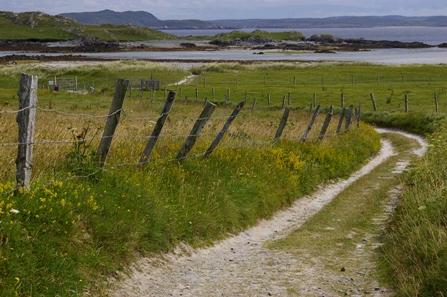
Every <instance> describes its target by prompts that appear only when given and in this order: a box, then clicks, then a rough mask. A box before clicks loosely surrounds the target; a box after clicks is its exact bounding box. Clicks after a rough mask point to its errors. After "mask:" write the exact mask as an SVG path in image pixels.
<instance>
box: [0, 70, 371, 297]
mask: <svg viewBox="0 0 447 297" xmlns="http://www.w3.org/2000/svg"><path fill="white" fill-rule="evenodd" d="M23 71H25V72H30V73H35V74H38V75H39V76H41V77H42V78H47V79H50V78H51V77H52V76H54V75H58V76H60V77H62V76H70V77H71V76H78V77H79V79H80V82H82V81H83V80H93V81H94V82H95V88H96V92H94V93H90V94H85V95H83V94H70V93H66V92H60V93H58V94H55V93H52V92H51V91H49V90H48V89H47V88H45V87H44V88H41V89H40V90H39V107H40V109H39V110H38V116H37V130H36V143H35V158H34V160H35V161H34V164H33V170H34V179H33V186H32V189H31V190H30V191H21V192H19V193H17V194H16V195H14V191H13V189H14V184H13V180H14V170H15V169H14V168H15V165H14V159H15V152H16V145H15V144H12V145H8V144H9V143H11V142H15V141H16V137H17V127H16V123H15V114H14V113H0V135H1V136H0V143H2V146H0V150H1V154H0V164H1V168H2V169H1V171H0V176H1V180H2V181H1V182H0V217H1V222H2V223H1V224H0V288H1V290H0V295H1V296H17V295H18V296H30V295H33V296H79V295H81V294H82V292H83V291H84V290H85V289H88V290H90V292H93V293H92V294H93V295H98V294H101V288H102V285H103V281H104V280H105V279H106V278H107V277H108V276H110V275H111V274H113V273H114V272H116V271H117V270H121V269H123V268H125V267H126V266H127V265H128V264H129V263H130V262H131V261H132V260H134V259H135V258H136V257H137V256H138V255H141V254H143V255H147V254H151V253H160V252H165V251H169V250H171V249H172V248H174V247H175V246H176V245H178V244H179V243H182V242H185V243H188V244H191V245H193V246H203V245H206V244H209V243H211V242H212V241H213V240H216V239H219V238H223V237H225V236H227V234H229V233H235V232H239V231H240V230H243V229H245V228H247V227H248V226H251V225H253V224H255V223H256V222H257V221H258V220H259V219H260V218H268V217H270V216H271V215H272V214H273V213H274V212H275V211H276V210H278V209H281V208H284V207H287V206H288V205H290V204H291V203H292V202H293V201H294V199H296V198H298V197H300V196H302V195H304V194H306V193H309V192H310V191H312V190H314V189H315V188H316V187H317V186H318V185H319V184H321V183H324V182H326V181H328V180H331V179H333V178H337V177H344V176H347V175H349V174H350V173H351V172H352V171H353V170H355V169H357V168H358V167H359V166H361V164H362V163H363V162H364V161H365V160H366V159H367V158H369V157H370V156H371V155H373V154H374V153H375V152H377V150H378V148H379V137H378V135H377V134H376V133H375V132H374V131H373V130H372V129H371V127H369V126H366V125H361V126H360V128H353V129H352V131H351V132H349V133H343V134H341V135H338V136H337V135H335V122H336V121H335V120H334V121H333V123H332V125H331V127H330V131H329V134H328V137H327V138H326V139H325V140H324V141H323V142H318V141H316V136H317V133H318V130H317V129H314V130H313V132H312V134H311V136H310V139H309V142H308V143H306V144H299V143H297V139H298V138H299V136H300V135H301V134H302V133H303V131H304V128H305V124H306V123H307V121H308V119H309V115H308V113H307V112H301V111H292V113H291V116H290V119H289V124H288V126H287V128H286V130H285V134H284V139H283V140H282V141H281V142H279V143H277V144H273V143H272V138H273V136H274V133H275V131H276V128H277V125H278V123H279V120H280V118H281V115H282V111H281V110H279V109H277V108H272V109H266V108H259V109H255V110H254V111H251V110H250V108H249V107H247V108H245V109H244V110H243V112H242V113H241V115H240V116H239V117H238V118H237V119H236V122H235V123H234V125H233V126H232V128H231V130H230V132H229V134H228V135H227V137H226V138H225V140H224V142H223V143H222V144H221V145H220V146H219V147H218V149H217V151H216V152H215V154H213V155H212V156H211V157H210V158H209V159H203V158H202V157H201V153H203V152H204V150H205V149H206V148H207V147H208V145H209V143H210V142H211V140H212V139H213V136H215V135H216V133H217V131H218V130H219V129H220V128H221V126H222V125H223V123H224V121H225V119H226V117H227V116H228V115H229V114H230V112H231V110H232V108H231V106H224V105H222V106H219V107H218V108H217V110H216V112H215V113H214V115H213V117H212V119H211V120H210V122H209V123H208V124H207V126H206V127H205V130H204V131H203V133H202V134H201V137H200V139H199V141H198V143H197V145H196V147H195V148H194V150H193V152H192V153H191V158H189V159H188V160H186V161H185V162H182V163H178V162H175V161H173V157H175V154H176V152H177V151H178V149H179V148H180V146H181V144H182V142H183V141H184V139H185V138H186V135H188V133H189V131H190V129H191V127H192V126H193V124H194V120H195V118H196V117H197V116H198V115H199V113H200V110H201V109H202V104H201V103H200V102H197V103H196V102H191V101H190V102H184V101H183V100H178V102H176V104H175V105H174V109H173V111H172V113H171V114H170V116H169V120H168V122H167V124H166V127H165V130H164V131H163V134H162V136H161V137H160V140H159V143H158V144H157V147H156V150H155V152H154V154H153V160H152V162H151V163H150V164H149V165H148V166H147V167H145V168H144V169H141V168H140V169H138V167H137V166H136V162H137V161H138V158H139V156H140V154H141V152H142V150H143V148H144V145H145V142H146V141H147V136H148V135H150V133H151V131H152V128H153V126H154V121H156V119H157V117H158V116H159V113H160V111H161V107H162V102H163V101H162V98H163V96H164V94H163V92H160V94H157V100H154V101H153V102H151V100H149V99H148V98H147V97H145V98H144V99H142V98H140V97H139V96H133V97H128V98H127V99H126V101H125V105H124V112H123V116H122V120H121V122H120V125H119V127H118V130H117V132H116V138H115V139H114V143H113V146H112V149H111V151H110V153H109V158H108V160H107V164H106V166H105V169H104V170H100V169H99V168H98V166H97V163H96V162H95V149H96V147H97V145H98V141H99V138H100V136H101V134H100V133H101V131H102V128H103V126H104V121H105V119H104V118H103V117H101V115H105V114H107V111H108V108H109V104H110V99H111V96H112V93H113V81H114V79H115V78H116V77H118V76H121V77H125V78H137V77H149V76H150V75H151V74H152V75H153V76H154V77H157V78H160V79H161V80H162V84H163V85H164V86H167V85H169V84H172V83H173V82H175V81H178V80H180V79H182V78H183V77H185V76H186V75H188V74H189V73H188V72H187V71H185V70H180V69H168V68H165V67H161V66H160V65H157V64H152V63H140V62H139V63H138V64H136V63H133V62H126V63H111V64H107V65H96V66H85V67H80V68H76V67H72V68H70V69H55V68H52V67H48V66H35V65H31V64H24V65H18V66H15V67H9V66H6V67H2V68H1V69H0V73H1V74H0V76H1V90H2V92H1V94H2V95H1V96H2V98H0V102H1V109H0V110H3V111H7V110H13V109H16V104H17V102H16V101H17V98H16V95H15V93H16V90H17V78H18V74H19V73H20V72H23ZM137 94H138V93H137ZM323 119H324V115H321V116H320V117H319V118H318V119H317V123H316V126H317V127H318V129H319V128H320V127H321V124H322V121H323ZM272 173H274V174H272Z"/></svg>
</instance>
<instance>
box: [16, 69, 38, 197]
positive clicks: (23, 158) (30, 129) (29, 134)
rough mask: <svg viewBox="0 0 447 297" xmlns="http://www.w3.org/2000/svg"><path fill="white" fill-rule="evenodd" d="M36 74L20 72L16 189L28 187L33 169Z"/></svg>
mask: <svg viewBox="0 0 447 297" xmlns="http://www.w3.org/2000/svg"><path fill="white" fill-rule="evenodd" d="M37 88H38V78H37V76H30V75H26V74H22V76H21V78H20V88H19V93H18V97H19V110H20V111H19V112H18V113H17V124H18V126H19V137H18V143H19V145H18V151H17V159H16V166H17V172H16V181H17V189H19V188H25V189H29V187H30V183H31V176H32V169H33V143H34V133H35V128H36V107H37Z"/></svg>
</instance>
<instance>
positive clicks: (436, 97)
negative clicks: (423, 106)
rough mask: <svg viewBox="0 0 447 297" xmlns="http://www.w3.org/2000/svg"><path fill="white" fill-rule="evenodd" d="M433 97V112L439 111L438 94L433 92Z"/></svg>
mask: <svg viewBox="0 0 447 297" xmlns="http://www.w3.org/2000/svg"><path fill="white" fill-rule="evenodd" d="M433 99H434V100H435V112H436V113H438V112H439V100H438V94H437V93H433Z"/></svg>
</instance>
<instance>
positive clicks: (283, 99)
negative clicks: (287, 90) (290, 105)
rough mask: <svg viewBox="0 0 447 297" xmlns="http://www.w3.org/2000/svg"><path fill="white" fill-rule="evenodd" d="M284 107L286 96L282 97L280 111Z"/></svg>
mask: <svg viewBox="0 0 447 297" xmlns="http://www.w3.org/2000/svg"><path fill="white" fill-rule="evenodd" d="M284 107H286V96H283V97H282V105H281V109H284Z"/></svg>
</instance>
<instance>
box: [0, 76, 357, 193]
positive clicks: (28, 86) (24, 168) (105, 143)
mask: <svg viewBox="0 0 447 297" xmlns="http://www.w3.org/2000/svg"><path fill="white" fill-rule="evenodd" d="M129 87H130V82H129V81H128V80H122V79H119V80H117V82H116V86H115V94H114V97H113V100H112V104H111V106H110V110H109V113H108V114H106V115H88V116H90V117H95V118H104V119H105V120H106V123H105V127H104V131H103V133H102V137H101V138H100V143H99V146H98V148H97V162H98V165H99V168H100V169H99V170H103V168H104V165H105V161H106V159H107V155H108V153H109V150H110V147H111V145H112V141H113V138H114V135H115V131H116V128H117V126H118V124H119V122H120V117H121V114H122V112H123V103H124V100H125V97H126V93H127V91H128V90H129ZM37 89H38V78H37V77H36V76H29V75H26V74H22V76H21V79H20V88H19V96H18V97H19V109H18V110H13V111H0V114H2V113H12V114H17V123H18V128H19V137H18V142H16V143H0V147H1V146H11V145H17V146H18V152H17V159H16V164H17V168H16V182H17V188H29V187H30V183H31V176H32V164H33V147H34V145H36V144H39V142H36V141H35V127H36V114H37V112H38V111H39V110H42V111H48V110H46V109H43V108H39V107H38V99H37ZM166 97H167V99H166V101H165V103H164V106H163V110H162V112H161V114H160V116H159V117H158V118H157V119H156V124H155V126H154V128H153V131H152V133H151V135H150V136H148V137H145V138H146V139H147V144H146V146H145V148H144V150H143V151H142V152H141V156H140V160H139V161H138V162H136V163H131V164H126V165H133V166H144V165H146V164H148V163H149V162H150V160H151V155H152V151H153V149H154V148H155V146H156V144H157V141H158V139H159V137H160V134H161V132H162V130H163V127H164V125H165V122H166V120H167V118H168V116H169V114H170V112H171V109H172V107H173V103H174V101H175V98H176V93H175V92H173V91H169V92H168V93H167V96H166ZM285 102H286V100H283V106H282V109H283V115H282V117H281V119H280V122H279V126H278V128H277V130H276V133H275V135H274V137H273V139H272V141H271V142H270V143H275V142H277V141H278V140H279V139H281V137H282V134H283V131H284V128H285V127H286V125H287V122H288V118H289V113H290V108H289V107H288V106H287V105H286V103H285ZM246 103H247V102H246V101H245V100H243V101H241V102H239V103H238V104H237V105H236V107H235V108H234V110H233V111H232V113H231V114H230V115H229V116H228V117H226V121H225V123H224V125H223V126H222V128H221V129H220V131H219V132H218V133H217V135H215V137H214V140H213V141H212V142H211V144H210V145H209V146H208V148H207V150H206V151H204V152H203V153H201V154H199V155H198V156H200V157H204V158H207V157H209V156H210V155H211V154H212V153H213V152H214V150H215V149H216V148H217V147H218V146H219V144H220V143H221V141H222V139H223V138H224V136H225V134H226V133H227V132H228V130H229V128H230V127H231V125H232V123H233V122H234V120H235V119H236V117H237V116H238V114H239V113H240V111H241V110H242V109H243V108H244V106H245V105H246ZM203 104H204V107H203V110H202V112H201V114H200V115H199V117H198V118H197V119H196V121H195V124H194V126H193V128H192V130H191V131H190V133H189V135H187V136H186V140H185V141H184V143H183V145H182V146H181V148H180V150H179V151H178V153H177V156H176V157H175V159H174V160H176V161H179V162H181V161H183V160H185V159H187V158H188V155H189V153H190V152H191V150H192V149H193V147H194V145H195V143H196V141H197V139H198V138H199V137H200V135H201V132H202V129H203V128H204V126H205V125H206V123H207V122H208V120H210V118H211V117H212V115H213V113H214V111H215V109H216V108H217V105H216V104H214V103H212V102H211V101H209V100H206V99H205V100H204V101H203ZM255 108H256V100H254V101H253V102H252V104H251V111H253V110H254V109H255ZM59 113H61V114H66V115H67V114H68V115H71V114H69V113H65V112H59ZM320 113H321V107H320V105H317V106H311V107H310V119H309V122H308V123H307V125H306V128H305V131H304V132H303V134H302V135H301V137H299V141H300V142H306V141H307V140H308V137H309V133H310V132H311V130H312V129H314V126H315V122H316V118H317V116H318V115H319V114H320ZM72 115H73V116H80V115H76V114H72ZM333 115H334V108H333V107H332V106H331V107H330V108H329V110H328V113H327V115H326V117H325V120H324V123H323V125H322V127H321V129H320V131H319V134H318V139H319V140H320V141H321V140H323V139H324V138H325V136H326V133H327V131H328V127H329V124H330V123H331V120H332V118H333ZM343 123H344V125H343V126H342V124H343ZM353 123H356V126H358V125H359V123H360V106H359V107H354V106H353V105H351V106H349V107H343V109H342V112H341V116H340V120H339V123H338V127H337V133H341V132H343V131H347V130H349V129H350V128H351V127H352V126H353ZM44 142H45V144H59V143H67V142H69V143H74V142H73V141H66V140H52V141H44Z"/></svg>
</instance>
